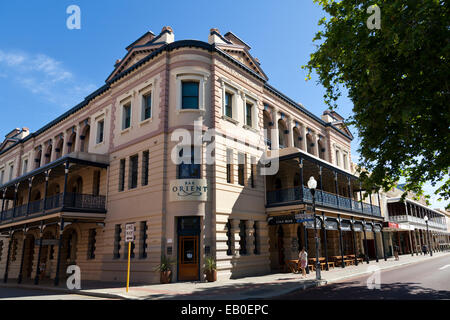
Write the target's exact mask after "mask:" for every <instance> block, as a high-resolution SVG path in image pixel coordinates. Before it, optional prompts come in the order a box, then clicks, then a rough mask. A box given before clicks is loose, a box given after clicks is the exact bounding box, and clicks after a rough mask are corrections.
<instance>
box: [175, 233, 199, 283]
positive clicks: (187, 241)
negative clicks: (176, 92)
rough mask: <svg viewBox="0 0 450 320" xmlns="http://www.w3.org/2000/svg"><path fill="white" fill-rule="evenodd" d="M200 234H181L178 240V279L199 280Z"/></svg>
mask: <svg viewBox="0 0 450 320" xmlns="http://www.w3.org/2000/svg"><path fill="white" fill-rule="evenodd" d="M198 240H199V236H179V242H178V261H179V267H178V280H180V281H193V280H199V268H200V263H199V252H198Z"/></svg>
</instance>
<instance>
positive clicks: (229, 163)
mask: <svg viewBox="0 0 450 320" xmlns="http://www.w3.org/2000/svg"><path fill="white" fill-rule="evenodd" d="M227 182H228V183H233V150H231V149H227Z"/></svg>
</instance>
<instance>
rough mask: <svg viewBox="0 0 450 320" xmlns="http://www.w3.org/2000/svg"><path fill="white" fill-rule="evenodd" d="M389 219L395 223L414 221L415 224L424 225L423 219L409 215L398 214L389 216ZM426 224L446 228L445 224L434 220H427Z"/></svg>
mask: <svg viewBox="0 0 450 320" xmlns="http://www.w3.org/2000/svg"><path fill="white" fill-rule="evenodd" d="M389 220H390V221H392V222H396V223H408V222H409V223H414V224H417V225H421V226H423V227H426V225H427V224H426V222H425V220H424V219H422V218H419V217H414V216H409V215H399V216H390V217H389ZM428 226H429V227H431V228H437V229H441V230H447V225H446V224H442V223H439V222H436V221H432V220H428Z"/></svg>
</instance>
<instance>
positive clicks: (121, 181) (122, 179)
mask: <svg viewBox="0 0 450 320" xmlns="http://www.w3.org/2000/svg"><path fill="white" fill-rule="evenodd" d="M124 189H125V159H122V160H120V168H119V191H123V190H124Z"/></svg>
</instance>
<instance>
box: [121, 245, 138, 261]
mask: <svg viewBox="0 0 450 320" xmlns="http://www.w3.org/2000/svg"><path fill="white" fill-rule="evenodd" d="M135 248H136V245H135V244H134V242H131V246H130V259H134V249H135ZM123 258H124V259H128V243H127V244H126V246H125V248H124V253H123Z"/></svg>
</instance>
